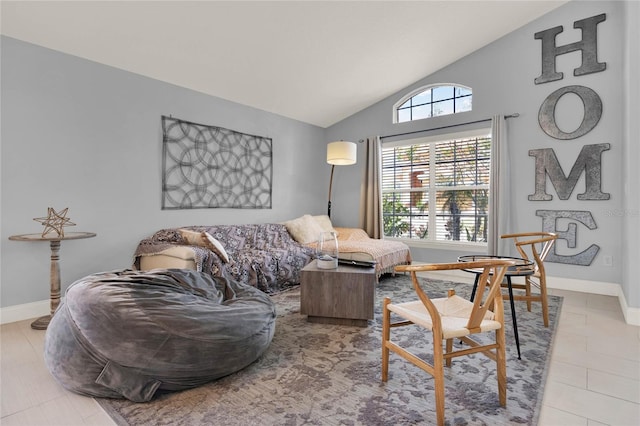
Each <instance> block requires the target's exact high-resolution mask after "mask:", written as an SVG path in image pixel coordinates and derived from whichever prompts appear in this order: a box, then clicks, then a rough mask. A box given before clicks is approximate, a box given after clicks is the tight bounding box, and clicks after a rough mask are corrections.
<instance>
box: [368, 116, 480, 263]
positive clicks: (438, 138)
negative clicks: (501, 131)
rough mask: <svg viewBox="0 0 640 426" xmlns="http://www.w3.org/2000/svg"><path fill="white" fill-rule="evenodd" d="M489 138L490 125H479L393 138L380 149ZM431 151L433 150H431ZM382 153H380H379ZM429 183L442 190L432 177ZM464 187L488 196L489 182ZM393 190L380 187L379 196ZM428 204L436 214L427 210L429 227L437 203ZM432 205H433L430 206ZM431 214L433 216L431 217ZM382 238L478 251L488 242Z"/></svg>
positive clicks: (412, 243) (427, 245) (417, 244)
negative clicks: (484, 190) (470, 127)
mask: <svg viewBox="0 0 640 426" xmlns="http://www.w3.org/2000/svg"><path fill="white" fill-rule="evenodd" d="M486 137H488V138H491V128H490V127H480V128H477V129H473V130H464V131H459V132H454V133H441V134H437V135H431V136H424V137H419V138H412V139H401V140H395V141H390V142H383V143H382V149H383V150H384V149H385V148H398V147H403V146H412V145H423V144H436V143H438V142H447V141H452V140H461V139H472V138H486ZM431 151H432V152H433V150H431ZM381 154H382V153H381ZM433 158H434V156H433V155H431V158H430V164H431V161H432V160H433ZM380 166H381V176H382V175H383V173H384V172H383V170H382V163H381V164H380ZM429 169H430V170H429V171H430V173H431V174H433V173H435V168H434V167H431V166H430V167H429ZM429 181H430V185H431V182H433V186H430V187H429V189H435V191H436V192H439V191H441V190H442V186H438V185H436V183H435V182H434V181H433V179H430V180H429ZM463 187H464V188H468V189H486V190H487V191H488V196H490V195H491V194H490V186H489V184H486V185H469V186H467V185H465V186H463ZM446 188H447V189H449V190H450V189H457V188H460V187H459V186H458V187H446ZM393 192H398V191H397V190H396V191H393V190H385V189H384V188H381V196H382V197H384V195H385V194H388V193H393ZM404 192H407V190H404ZM408 192H412V191H410V190H409V191H408ZM422 192H424V193H426V194H427V196H428V194H429V193H430V191H429V190H427V191H422ZM429 206H430V209H431V208H433V210H434V211H436V214H434V215H432V212H431V210H429V227H430V228H431V226H432V222H433V223H434V222H435V221H436V216H437V203H435V202H433V203H432V202H431V200H429ZM432 206H433V207H432ZM490 214H491V213H490V212H489V211H488V209H487V223H488V220H489V217H490ZM382 216H383V217H384V211H383V212H382ZM432 216H433V217H432ZM384 239H388V240H391V241H402V242H404V243H405V244H407V245H409V246H415V247H420V248H434V249H444V250H462V251H470V252H472V251H478V250H483V249H485V248H486V247H487V245H488V243H487V242H474V241H454V240H435V239H416V238H401V237H391V236H386V235H385V236H384Z"/></svg>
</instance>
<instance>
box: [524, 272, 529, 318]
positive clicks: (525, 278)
mask: <svg viewBox="0 0 640 426" xmlns="http://www.w3.org/2000/svg"><path fill="white" fill-rule="evenodd" d="M524 294H525V295H526V296H527V311H528V312H531V299H530V297H531V280H530V279H529V277H524Z"/></svg>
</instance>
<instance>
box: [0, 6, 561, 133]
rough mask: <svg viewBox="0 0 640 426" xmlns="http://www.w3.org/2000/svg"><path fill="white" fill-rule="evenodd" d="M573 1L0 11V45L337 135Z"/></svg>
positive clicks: (14, 8) (3, 8) (10, 8)
mask: <svg viewBox="0 0 640 426" xmlns="http://www.w3.org/2000/svg"><path fill="white" fill-rule="evenodd" d="M564 3H566V1H535V0H534V1H526V0H520V1H480V0H476V1H321V2H317V1H2V2H1V6H0V7H1V25H0V30H1V31H2V34H3V35H7V36H9V37H13V38H16V39H20V40H24V41H27V42H31V43H35V44H38V45H41V46H45V47H48V48H51V49H55V50H58V51H61V52H65V53H69V54H71V55H75V56H79V57H82V58H86V59H89V60H92V61H96V62H99V63H102V64H106V65H110V66H113V67H116V68H119V69H123V70H127V71H131V72H134V73H138V74H141V75H145V76H148V77H152V78H155V79H158V80H161V81H165V82H168V83H172V84H175V85H178V86H182V87H186V88H190V89H193V90H197V91H199V92H203V93H207V94H210V95H214V96H217V97H220V98H224V99H228V100H231V101H234V102H238V103H241V104H245V105H249V106H252V107H255V108H259V109H262V110H266V111H269V112H273V113H276V114H280V115H283V116H286V117H290V118H293V119H297V120H300V121H304V122H307V123H311V124H315V125H318V126H321V127H328V126H330V125H332V124H334V123H336V122H338V121H340V120H342V119H344V118H346V117H348V116H350V115H352V114H354V113H356V112H358V111H360V110H362V109H364V108H366V107H368V106H370V105H372V104H374V103H376V102H378V101H380V100H381V99H384V98H385V97H387V96H389V95H391V94H393V93H394V92H396V91H398V90H400V89H402V88H403V87H406V86H408V85H410V84H412V83H414V82H415V81H417V80H419V79H421V78H423V77H425V76H427V75H429V74H431V73H433V72H435V71H437V70H439V69H441V68H443V67H445V66H446V65H448V64H451V63H452V62H454V61H456V60H458V59H460V58H462V57H464V56H466V55H468V54H470V53H471V52H473V51H475V50H477V49H479V48H481V47H482V46H485V45H487V44H489V43H491V42H492V41H494V40H496V39H498V38H500V37H502V36H504V35H506V34H508V33H509V32H511V31H513V30H515V29H517V28H519V27H521V26H523V25H525V24H527V23H528V22H531V21H532V20H534V19H536V18H538V17H540V16H542V15H543V14H545V13H547V12H549V11H551V10H553V9H555V8H556V7H558V6H560V5H562V4H564Z"/></svg>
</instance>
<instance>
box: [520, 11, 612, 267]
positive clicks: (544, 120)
mask: <svg viewBox="0 0 640 426" xmlns="http://www.w3.org/2000/svg"><path fill="white" fill-rule="evenodd" d="M605 20H606V15H605V14H604V13H603V14H600V15H596V16H592V17H589V18H586V19H581V20H579V21H575V22H574V23H573V28H578V29H580V30H581V32H582V38H581V40H579V41H577V42H574V43H570V44H566V45H563V46H557V45H556V36H557V35H558V34H560V33H561V32H562V31H563V27H562V26H557V27H553V28H549V29H547V30H544V31H540V32H537V33H535V35H534V38H535V39H536V40H540V41H541V42H542V73H541V74H540V75H539V76H538V77H536V78H535V80H534V83H535V84H544V83H549V82H552V81H557V80H562V79H563V78H564V74H563V73H562V72H558V71H557V70H556V57H557V56H559V55H564V54H565V53H569V52H575V51H580V52H581V54H582V62H581V65H580V67H578V68H575V69H574V70H573V75H574V77H579V76H583V75H587V74H592V73H597V72H602V71H604V70H606V68H607V64H606V62H598V24H599V23H601V22H604V21H605ZM569 93H572V94H575V95H577V96H578V97H579V98H580V99H581V100H582V104H583V107H584V116H583V120H582V122H581V123H580V125H579V126H578V128H576V129H575V130H573V131H571V132H564V131H562V130H560V128H559V127H558V125H557V123H556V116H555V109H556V105H557V103H558V101H559V100H560V98H562V97H563V96H564V95H566V94H569ZM601 117H602V100H601V99H600V96H598V94H597V93H596V92H595V91H594V90H593V89H591V88H588V87H585V86H579V85H570V86H565V87H562V88H560V89H558V90H555V91H554V92H553V93H551V94H550V95H549V96H547V98H546V99H545V100H544V101H543V102H542V105H541V106H540V110H539V112H538V123H539V124H540V128H541V129H542V130H543V131H544V132H545V133H546V134H547V135H548V136H550V137H552V138H554V139H557V140H572V139H577V138H580V137H582V136H584V135H586V134H587V133H589V132H590V131H591V130H593V129H594V128H595V127H596V125H597V124H598V122H599V121H600V118H601ZM609 149H611V145H610V144H608V143H601V144H594V145H585V146H583V147H582V149H581V151H580V153H579V154H578V158H577V159H576V161H575V162H574V164H573V166H572V168H571V172H570V173H569V176H566V175H565V174H564V172H563V171H562V167H561V166H560V163H559V162H558V158H557V156H556V154H555V152H554V150H553V149H551V148H545V149H532V150H530V151H529V156H530V157H535V192H534V193H533V194H530V195H529V196H528V199H529V201H550V200H552V199H553V196H552V195H550V194H548V193H547V192H546V179H547V176H548V177H549V180H550V181H551V183H552V184H553V187H554V189H555V190H556V193H557V194H558V198H559V199H561V200H567V199H569V197H570V195H571V193H572V192H573V190H574V188H575V186H576V184H577V183H578V179H579V178H580V176H581V175H582V173H583V172H584V174H585V191H584V192H583V193H580V194H578V195H577V197H576V198H577V199H578V200H608V199H609V198H610V194H608V193H604V192H602V153H603V152H604V151H608V150H609ZM536 216H539V217H541V218H542V228H543V231H545V232H555V233H556V234H558V239H563V240H566V242H567V247H568V248H576V247H577V244H576V241H577V233H578V226H577V223H580V224H582V225H584V226H586V227H587V229H591V230H593V229H596V228H597V225H596V222H595V220H594V218H593V215H592V214H591V212H589V211H576V210H536ZM559 219H568V220H571V221H573V222H570V223H569V224H568V226H567V229H566V230H559V229H558V223H557V222H558V220H559ZM576 222H577V223H576ZM556 248H557V244H556V245H554V247H553V249H552V252H551V253H549V255H548V256H547V258H546V260H547V261H549V262H556V263H566V264H573V265H582V266H589V265H591V263H592V262H593V259H594V258H595V256H596V255H597V254H598V251H599V250H600V247H599V246H598V245H596V244H591V245H590V246H589V247H588V248H587V249H585V250H583V251H581V252H580V253H578V254H574V255H570V256H566V255H559V254H557V252H556Z"/></svg>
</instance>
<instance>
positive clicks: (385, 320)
mask: <svg viewBox="0 0 640 426" xmlns="http://www.w3.org/2000/svg"><path fill="white" fill-rule="evenodd" d="M389 303H391V300H390V299H389V298H388V297H385V298H384V302H383V304H382V311H383V312H382V381H383V382H386V381H387V379H388V378H389V348H388V347H387V342H388V341H389V338H390V337H391V311H389V309H387V305H388V304H389Z"/></svg>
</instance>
